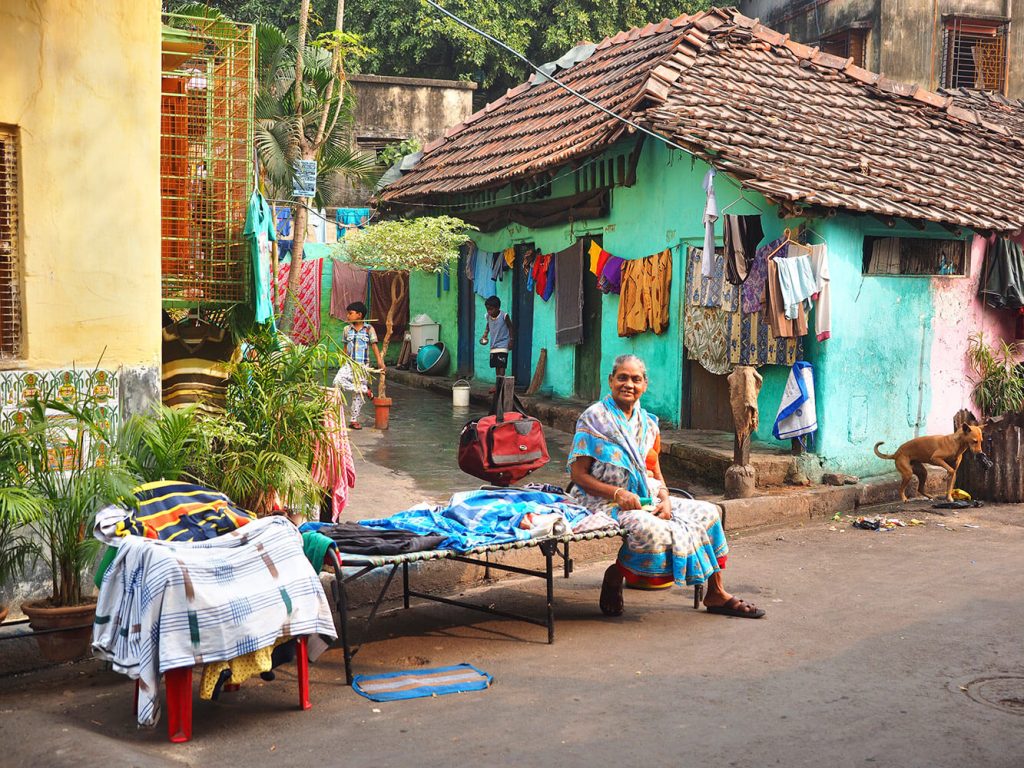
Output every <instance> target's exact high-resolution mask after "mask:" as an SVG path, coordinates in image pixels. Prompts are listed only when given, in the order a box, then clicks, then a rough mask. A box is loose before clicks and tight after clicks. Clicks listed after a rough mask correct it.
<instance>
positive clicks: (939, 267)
mask: <svg viewBox="0 0 1024 768" xmlns="http://www.w3.org/2000/svg"><path fill="white" fill-rule="evenodd" d="M970 251H971V245H970V240H936V239H934V238H929V237H865V238H864V274H865V275H908V276H915V275H917V276H920V275H948V276H957V275H959V276H963V275H966V274H967V269H968V266H969V261H970Z"/></svg>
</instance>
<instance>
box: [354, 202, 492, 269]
mask: <svg viewBox="0 0 1024 768" xmlns="http://www.w3.org/2000/svg"><path fill="white" fill-rule="evenodd" d="M470 230H476V227H474V226H472V225H471V224H467V223H466V222H464V221H463V220H462V219H457V218H455V217H454V216H421V217H419V218H415V219H395V220H393V221H382V222H379V223H377V224H371V225H370V226H368V227H365V228H364V229H357V230H352V231H351V232H349V233H348V234H346V235H345V237H344V239H343V240H342V241H341V242H340V243H338V245H337V246H335V249H334V253H335V255H336V256H338V257H341V258H342V259H344V260H345V261H348V262H351V263H352V264H355V265H357V266H360V267H366V268H367V269H397V270H413V269H416V270H421V271H423V272H441V271H443V270H445V269H447V268H449V267H450V266H451V265H452V264H453V263H455V262H456V261H458V258H459V246H461V245H462V244H463V243H465V242H466V239H467V233H468V232H469V231H470Z"/></svg>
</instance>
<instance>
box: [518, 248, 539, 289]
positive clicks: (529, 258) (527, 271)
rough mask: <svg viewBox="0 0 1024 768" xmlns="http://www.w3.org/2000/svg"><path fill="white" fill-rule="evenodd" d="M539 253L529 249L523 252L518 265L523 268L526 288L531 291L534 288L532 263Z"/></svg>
mask: <svg viewBox="0 0 1024 768" xmlns="http://www.w3.org/2000/svg"><path fill="white" fill-rule="evenodd" d="M538 255H539V254H538V253H537V252H536V251H533V250H530V251H527V252H526V253H524V254H523V258H522V259H521V260H520V266H521V268H522V270H523V275H525V279H526V290H528V291H530V292H531V293H532V292H533V291H534V290H535V287H536V286H535V283H534V280H533V265H534V263H535V262H536V261H537V256H538Z"/></svg>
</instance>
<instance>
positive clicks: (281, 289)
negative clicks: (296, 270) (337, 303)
mask: <svg viewBox="0 0 1024 768" xmlns="http://www.w3.org/2000/svg"><path fill="white" fill-rule="evenodd" d="M323 265H324V262H323V259H315V260H312V259H311V260H306V261H303V262H302V273H301V276H300V282H299V292H298V295H297V296H296V297H295V316H294V318H293V319H292V332H291V339H292V341H294V342H295V343H296V344H305V345H306V346H312V345H313V344H316V343H317V342H318V341H320V278H321V273H322V270H323ZM290 274H291V262H290V261H285V262H282V263H281V264H280V265H279V266H278V268H277V282H276V283H274V286H273V291H274V307H275V308H276V310H277V313H278V314H281V312H282V311H283V309H284V299H285V296H286V295H287V293H288V278H289V275H290Z"/></svg>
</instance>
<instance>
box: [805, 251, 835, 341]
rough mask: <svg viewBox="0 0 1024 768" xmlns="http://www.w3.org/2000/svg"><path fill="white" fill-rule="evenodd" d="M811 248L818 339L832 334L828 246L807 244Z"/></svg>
mask: <svg viewBox="0 0 1024 768" xmlns="http://www.w3.org/2000/svg"><path fill="white" fill-rule="evenodd" d="M808 247H809V248H810V249H811V272H812V273H813V275H814V287H815V290H816V293H815V295H814V297H813V298H814V330H815V335H816V336H817V339H818V341H825V339H828V338H831V336H832V289H831V287H830V285H829V283H830V280H831V278H830V277H829V273H828V246H827V245H825V244H824V243H822V244H821V245H811V246H808Z"/></svg>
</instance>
